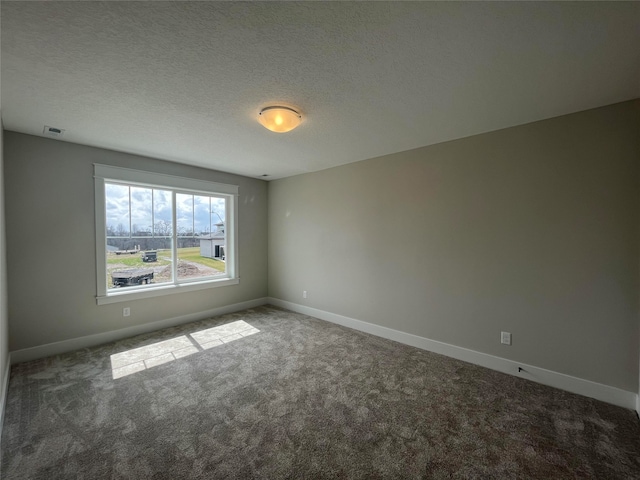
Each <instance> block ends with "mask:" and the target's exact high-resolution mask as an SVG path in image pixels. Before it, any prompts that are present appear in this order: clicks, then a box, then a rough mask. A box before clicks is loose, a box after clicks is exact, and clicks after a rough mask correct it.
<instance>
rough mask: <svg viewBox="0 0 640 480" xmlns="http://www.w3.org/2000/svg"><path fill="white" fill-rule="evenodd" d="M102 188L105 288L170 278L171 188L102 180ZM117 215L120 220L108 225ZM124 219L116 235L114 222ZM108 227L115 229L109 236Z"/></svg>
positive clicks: (158, 281)
mask: <svg viewBox="0 0 640 480" xmlns="http://www.w3.org/2000/svg"><path fill="white" fill-rule="evenodd" d="M105 192H106V193H105V200H106V205H107V289H109V290H113V289H119V288H132V287H138V288H140V287H141V286H145V285H157V284H162V283H170V282H172V281H173V277H172V275H173V270H172V267H171V265H172V263H173V249H172V243H173V241H172V237H173V231H172V228H171V218H172V202H171V191H170V190H158V189H152V188H148V187H137V186H133V185H132V186H130V187H129V186H122V185H116V184H112V185H110V184H105ZM109 212H111V214H110V213H109ZM110 219H111V220H110ZM118 219H119V220H121V221H120V222H119V223H114V225H116V227H114V229H109V222H110V221H111V222H112V223H113V222H115V220H118ZM125 221H126V223H127V229H126V230H127V231H126V234H125V235H119V232H120V231H121V230H120V228H119V227H118V225H120V224H124V222H125ZM129 221H130V225H131V236H129V227H128V225H129ZM111 230H113V231H115V235H114V236H113V237H110V236H109V232H110V231H111Z"/></svg>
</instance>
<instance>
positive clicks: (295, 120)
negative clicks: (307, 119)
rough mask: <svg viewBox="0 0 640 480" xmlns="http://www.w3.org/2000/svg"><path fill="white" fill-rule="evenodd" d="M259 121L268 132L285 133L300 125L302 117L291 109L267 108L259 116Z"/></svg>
mask: <svg viewBox="0 0 640 480" xmlns="http://www.w3.org/2000/svg"><path fill="white" fill-rule="evenodd" d="M258 121H259V122H260V123H261V124H262V126H263V127H264V128H266V129H267V130H271V131H272V132H276V133H284V132H289V131H291V130H293V129H294V128H296V127H297V126H298V125H300V122H301V121H302V115H300V114H299V113H298V112H296V111H295V110H294V109H293V108H289V107H278V106H273V107H265V108H263V109H262V110H261V111H260V113H259V114H258Z"/></svg>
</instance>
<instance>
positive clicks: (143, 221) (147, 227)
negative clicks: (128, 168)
mask: <svg viewBox="0 0 640 480" xmlns="http://www.w3.org/2000/svg"><path fill="white" fill-rule="evenodd" d="M152 195H153V193H152V189H150V188H141V187H131V236H133V237H150V236H151V235H152V230H153V229H152V224H153V215H152V208H153V203H152V201H151V198H152Z"/></svg>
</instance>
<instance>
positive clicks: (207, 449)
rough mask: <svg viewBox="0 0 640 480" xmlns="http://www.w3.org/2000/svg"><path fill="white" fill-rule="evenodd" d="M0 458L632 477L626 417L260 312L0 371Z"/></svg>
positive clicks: (272, 471) (326, 472) (47, 465)
mask: <svg viewBox="0 0 640 480" xmlns="http://www.w3.org/2000/svg"><path fill="white" fill-rule="evenodd" d="M114 377H115V378H114ZM1 465H2V478H4V479H27V478H28V479H60V478H64V479H71V478H74V479H75V478H77V479H112V478H113V479H254V478H255V479H281V478H292V479H293V478H295V479H324V478H354V479H365V478H366V479H375V478H390V479H396V478H434V479H440V478H442V479H444V478H465V479H467V478H483V479H484V478H486V479H502V478H505V479H507V478H508V479H511V478H513V479H527V478H533V479H564V478H599V479H631V478H636V479H637V478H640V425H639V422H638V419H637V417H636V415H635V412H633V411H631V410H626V409H623V408H619V407H615V406H612V405H608V404H605V403H602V402H599V401H597V400H592V399H589V398H586V397H582V396H579V395H574V394H571V393H567V392H564V391H561V390H557V389H553V388H550V387H546V386H543V385H539V384H536V383H533V382H530V381H527V380H524V379H521V378H517V377H514V376H510V375H505V374H502V373H499V372H494V371H492V370H488V369H485V368H482V367H477V366H474V365H471V364H468V363H465V362H461V361H458V360H453V359H450V358H447V357H444V356H441V355H437V354H433V353H430V352H426V351H423V350H419V349H416V348H412V347H408V346H405V345H402V344H399V343H395V342H392V341H389V340H385V339H381V338H378V337H375V336H371V335H367V334H364V333H361V332H357V331H354V330H350V329H348V328H344V327H341V326H338V325H334V324H331V323H327V322H323V321H321V320H317V319H314V318H311V317H308V316H305V315H300V314H296V313H292V312H289V311H287V310H282V309H279V308H275V307H270V306H265V307H259V308H255V309H251V310H246V311H242V312H238V313H234V314H229V315H224V316H221V317H216V318H212V319H209V320H204V321H201V322H196V323H191V324H188V325H183V326H179V327H173V328H169V329H165V330H162V331H159V332H155V333H153V334H146V335H140V336H137V337H134V338H130V339H127V340H123V341H118V342H114V343H110V344H107V345H103V346H100V347H96V348H90V349H84V350H80V351H76V352H73V353H69V354H64V355H59V356H55V357H51V358H47V359H43V360H37V361H33V362H27V363H22V364H19V365H15V366H13V368H12V370H11V378H10V384H9V393H8V399H7V405H6V413H5V420H4V426H3V431H2V462H1Z"/></svg>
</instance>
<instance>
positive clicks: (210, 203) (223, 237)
mask: <svg viewBox="0 0 640 480" xmlns="http://www.w3.org/2000/svg"><path fill="white" fill-rule="evenodd" d="M94 169H95V170H94V171H95V189H96V192H95V194H96V202H95V203H96V242H97V248H96V252H97V263H96V265H97V272H98V278H97V287H98V288H97V290H98V291H97V296H96V299H97V302H98V304H105V303H113V302H118V301H125V300H127V301H128V300H131V299H137V298H146V297H153V296H158V295H165V294H168V293H177V292H185V291H191V290H198V289H203V288H211V287H216V286H225V285H232V284H237V283H238V276H237V235H236V232H237V198H238V187H237V186H235V185H226V184H221V183H212V182H205V181H202V180H194V179H188V178H182V177H173V176H169V175H162V174H156V173H150V172H142V171H138V170H130V169H126V168H119V167H110V166H106V165H94Z"/></svg>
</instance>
